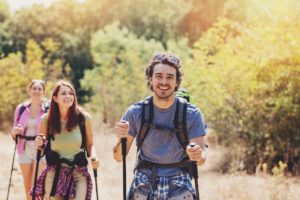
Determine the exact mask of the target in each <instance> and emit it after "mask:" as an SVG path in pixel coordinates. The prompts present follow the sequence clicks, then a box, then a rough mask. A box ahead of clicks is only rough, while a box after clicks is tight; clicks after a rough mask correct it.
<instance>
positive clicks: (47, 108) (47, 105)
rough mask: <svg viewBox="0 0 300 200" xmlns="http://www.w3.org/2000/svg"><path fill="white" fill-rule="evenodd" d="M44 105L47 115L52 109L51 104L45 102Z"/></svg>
mask: <svg viewBox="0 0 300 200" xmlns="http://www.w3.org/2000/svg"><path fill="white" fill-rule="evenodd" d="M42 105H43V108H44V113H47V112H48V111H49V109H50V103H49V102H48V101H43V103H42Z"/></svg>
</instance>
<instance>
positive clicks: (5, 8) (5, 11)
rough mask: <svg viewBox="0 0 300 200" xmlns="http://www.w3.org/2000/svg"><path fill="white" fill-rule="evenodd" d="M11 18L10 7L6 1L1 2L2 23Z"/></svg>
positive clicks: (1, 0) (0, 18)
mask: <svg viewBox="0 0 300 200" xmlns="http://www.w3.org/2000/svg"><path fill="white" fill-rule="evenodd" d="M8 16H9V10H8V5H7V3H6V1H5V0H0V23H1V22H3V21H5V20H6V19H7V18H8Z"/></svg>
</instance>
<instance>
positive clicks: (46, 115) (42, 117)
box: [41, 113, 49, 121]
mask: <svg viewBox="0 0 300 200" xmlns="http://www.w3.org/2000/svg"><path fill="white" fill-rule="evenodd" d="M48 116H49V113H44V114H43V115H42V116H41V119H42V121H48Z"/></svg>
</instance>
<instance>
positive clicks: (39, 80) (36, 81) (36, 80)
mask: <svg viewBox="0 0 300 200" xmlns="http://www.w3.org/2000/svg"><path fill="white" fill-rule="evenodd" d="M31 83H41V84H43V85H44V84H45V81H44V80H41V79H33V80H32V81H31Z"/></svg>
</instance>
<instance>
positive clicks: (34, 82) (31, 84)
mask: <svg viewBox="0 0 300 200" xmlns="http://www.w3.org/2000/svg"><path fill="white" fill-rule="evenodd" d="M36 83H38V84H40V85H41V86H42V87H43V91H45V88H46V86H45V81H44V80H40V79H33V80H32V81H31V82H30V84H29V89H31V88H32V86H33V85H34V84H36Z"/></svg>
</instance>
